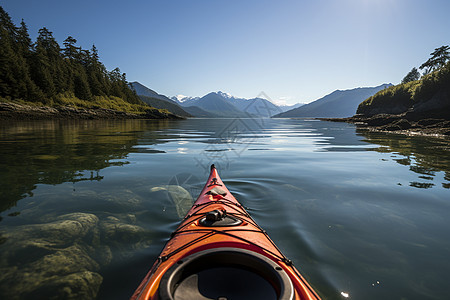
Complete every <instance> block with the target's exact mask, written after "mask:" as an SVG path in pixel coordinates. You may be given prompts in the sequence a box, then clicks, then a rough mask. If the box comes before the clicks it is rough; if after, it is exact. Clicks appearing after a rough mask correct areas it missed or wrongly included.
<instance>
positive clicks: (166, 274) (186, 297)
mask: <svg viewBox="0 0 450 300" xmlns="http://www.w3.org/2000/svg"><path fill="white" fill-rule="evenodd" d="M131 299H154V300H155V299H159V300H166V299H174V300H180V299H183V300H194V299H195V300H206V299H215V300H217V299H218V300H227V299H228V300H240V299H258V300H263V299H282V300H291V299H320V297H319V296H318V295H317V293H316V292H315V291H314V290H313V289H312V288H311V286H310V285H309V284H308V283H307V282H306V280H305V279H304V278H303V277H302V276H301V275H300V272H299V271H298V270H297V269H296V268H295V267H294V265H293V264H292V261H290V260H289V259H287V258H286V257H285V256H284V255H283V253H281V251H280V250H279V249H278V248H277V246H276V245H275V244H274V242H273V241H272V240H271V239H270V238H269V236H268V235H267V233H266V232H265V231H264V230H263V229H261V227H259V226H258V224H256V222H255V221H254V220H253V219H252V218H251V217H250V215H249V214H248V213H247V211H246V210H245V209H244V208H243V206H242V205H241V204H239V202H238V201H237V200H236V199H235V198H234V197H233V195H232V194H231V193H230V192H229V191H228V189H227V188H226V186H225V185H224V184H223V182H222V180H221V179H220V177H219V174H218V173H217V170H216V168H215V167H214V165H212V166H211V173H210V175H209V178H208V181H207V183H206V185H205V187H204V188H203V190H202V192H201V193H200V196H199V197H198V199H197V201H195V203H194V205H193V206H192V208H191V209H190V211H189V212H188V214H187V215H186V217H185V218H184V219H183V221H182V222H181V224H180V225H179V226H178V228H177V229H176V230H175V231H174V232H173V233H172V235H171V238H170V240H169V241H168V242H167V243H166V245H165V246H164V249H163V250H162V252H161V254H160V255H159V257H158V259H157V260H156V262H155V263H154V264H153V266H152V268H151V269H150V271H149V272H148V274H147V275H146V276H145V278H144V280H143V281H142V283H141V284H140V285H139V287H138V288H137V289H136V291H135V293H134V295H133V296H132V297H131Z"/></svg>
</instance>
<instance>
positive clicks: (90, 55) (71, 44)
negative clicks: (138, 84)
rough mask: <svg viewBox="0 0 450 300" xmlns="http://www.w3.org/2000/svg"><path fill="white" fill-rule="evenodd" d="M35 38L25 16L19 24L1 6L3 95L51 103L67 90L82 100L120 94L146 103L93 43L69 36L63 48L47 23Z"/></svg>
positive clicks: (0, 80)
mask: <svg viewBox="0 0 450 300" xmlns="http://www.w3.org/2000/svg"><path fill="white" fill-rule="evenodd" d="M38 33H39V35H38V37H37V38H36V42H35V43H33V42H32V40H31V38H30V36H29V34H28V28H27V26H26V24H25V22H24V21H23V20H22V22H21V23H20V27H16V26H15V25H14V23H13V22H12V20H11V18H10V17H9V15H8V13H7V12H6V11H5V10H4V9H3V8H2V7H1V6H0V96H1V97H7V98H10V99H24V100H27V101H40V102H44V103H46V104H52V103H53V101H54V100H55V99H57V97H56V96H57V95H58V94H61V93H69V94H72V95H74V96H75V97H77V98H79V99H83V100H88V101H92V100H93V99H94V97H93V96H104V97H108V96H116V97H119V98H122V99H123V100H125V101H127V102H130V103H137V104H142V102H141V101H140V99H139V97H138V96H137V95H136V94H135V93H134V92H133V91H132V90H131V89H130V88H129V87H128V84H127V82H126V75H125V73H121V72H120V69H119V68H116V69H114V70H113V71H111V72H108V71H107V70H106V68H105V66H104V65H103V64H102V62H101V61H100V59H99V55H98V50H97V48H96V47H95V45H93V46H92V49H91V50H90V51H89V50H83V49H82V48H81V47H77V46H76V42H77V40H76V39H75V38H73V37H71V36H69V37H68V38H67V39H66V40H64V42H63V44H64V48H63V49H61V47H60V46H59V44H58V42H57V41H56V40H55V38H54V37H53V34H52V32H51V31H49V30H48V29H47V28H45V27H44V28H42V29H40V30H39V32H38Z"/></svg>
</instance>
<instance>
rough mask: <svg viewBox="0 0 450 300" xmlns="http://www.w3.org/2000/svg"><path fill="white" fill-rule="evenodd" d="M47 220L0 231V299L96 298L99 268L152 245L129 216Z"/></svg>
mask: <svg viewBox="0 0 450 300" xmlns="http://www.w3.org/2000/svg"><path fill="white" fill-rule="evenodd" d="M46 219H47V220H48V222H45V223H40V224H31V225H19V226H16V227H3V230H1V231H0V240H1V243H0V299H24V298H26V299H34V298H37V299H95V298H96V295H97V293H98V291H99V289H100V285H101V283H102V280H103V278H102V276H101V275H100V274H99V273H100V270H101V268H102V267H104V266H107V265H109V264H110V263H111V262H112V261H113V260H120V259H123V258H128V257H130V256H132V255H133V254H134V253H135V251H136V250H138V249H142V248H145V247H148V245H149V244H150V242H151V240H150V238H149V237H150V235H149V234H148V230H145V229H143V228H142V227H139V226H137V225H134V224H130V223H136V222H137V218H136V215H134V214H130V213H122V214H115V215H114V216H113V215H107V216H103V217H101V219H99V217H97V216H96V215H94V214H90V213H81V212H77V213H70V214H64V215H60V216H56V217H55V216H53V217H50V215H47V216H46Z"/></svg>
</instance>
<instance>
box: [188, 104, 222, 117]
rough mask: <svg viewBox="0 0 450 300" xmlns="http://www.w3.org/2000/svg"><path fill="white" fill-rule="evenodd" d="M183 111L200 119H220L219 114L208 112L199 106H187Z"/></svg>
mask: <svg viewBox="0 0 450 300" xmlns="http://www.w3.org/2000/svg"><path fill="white" fill-rule="evenodd" d="M183 109H184V110H185V111H187V112H188V113H190V114H191V115H193V116H195V117H198V118H217V117H220V116H219V115H218V114H215V113H212V112H208V111H206V110H204V109H201V108H200V107H198V106H195V105H193V106H186V107H183Z"/></svg>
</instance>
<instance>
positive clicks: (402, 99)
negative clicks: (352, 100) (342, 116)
mask: <svg viewBox="0 0 450 300" xmlns="http://www.w3.org/2000/svg"><path fill="white" fill-rule="evenodd" d="M448 49H450V48H449V47H448V46H443V47H440V48H438V49H436V50H435V51H434V52H433V53H431V55H432V58H430V59H429V60H428V61H427V62H426V63H425V64H423V65H422V66H424V65H426V66H425V67H424V68H427V70H434V71H432V72H430V73H429V74H426V75H423V76H422V77H421V78H420V79H418V78H417V80H411V81H410V80H408V78H406V77H409V78H413V77H417V74H414V73H415V72H413V71H414V69H415V68H414V69H413V70H411V72H410V73H412V74H411V76H408V75H410V74H409V73H408V75H407V76H406V77H405V79H403V81H402V83H401V84H399V85H396V86H392V87H389V88H387V89H384V90H382V91H380V92H378V93H376V94H375V95H373V96H372V97H369V98H368V99H366V100H365V101H363V102H362V103H361V104H360V105H359V106H358V110H357V113H358V114H363V115H375V114H380V113H386V114H400V113H404V112H406V111H408V110H410V109H413V108H415V107H416V106H417V105H418V104H423V103H426V102H428V101H430V100H432V99H433V101H434V102H439V104H436V103H435V104H434V105H433V106H432V105H429V109H430V110H431V109H435V110H436V109H444V110H445V109H447V110H448V108H449V107H450V56H449V55H448ZM438 50H439V51H438ZM441 50H442V51H441ZM422 66H421V68H422ZM416 71H417V69H416ZM437 98H439V100H437ZM436 105H438V106H439V107H436Z"/></svg>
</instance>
